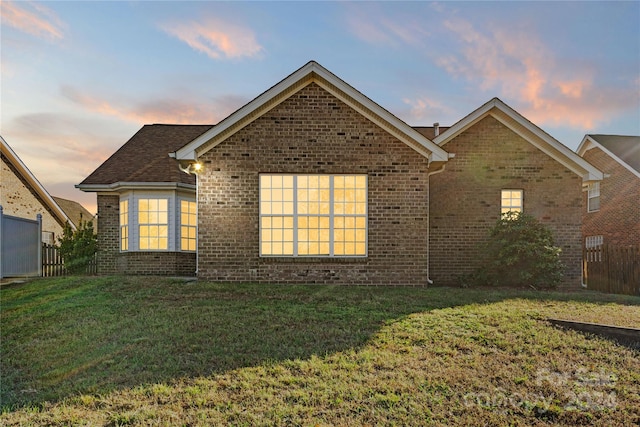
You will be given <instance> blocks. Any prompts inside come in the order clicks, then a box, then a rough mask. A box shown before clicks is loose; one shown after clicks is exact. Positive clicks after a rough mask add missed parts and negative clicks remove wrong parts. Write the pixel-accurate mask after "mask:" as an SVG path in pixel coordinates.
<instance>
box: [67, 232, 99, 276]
mask: <svg viewBox="0 0 640 427" xmlns="http://www.w3.org/2000/svg"><path fill="white" fill-rule="evenodd" d="M97 246H98V242H97V237H96V234H95V232H94V231H93V223H92V222H91V221H89V222H83V221H82V220H80V225H79V226H78V228H77V229H76V230H75V231H74V230H73V228H71V225H70V224H69V223H68V222H67V223H66V224H65V225H64V229H63V232H62V237H59V238H58V247H59V248H60V254H61V255H62V259H63V260H64V268H65V269H66V270H67V273H69V274H83V273H86V272H87V268H88V267H89V265H90V264H91V262H92V261H93V259H94V257H95V253H96V250H97Z"/></svg>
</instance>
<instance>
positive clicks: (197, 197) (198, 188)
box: [194, 160, 200, 279]
mask: <svg viewBox="0 0 640 427" xmlns="http://www.w3.org/2000/svg"><path fill="white" fill-rule="evenodd" d="M196 161H197V160H196ZM194 175H195V176H196V279H197V278H198V259H199V258H200V248H199V246H200V238H199V237H198V236H199V235H200V202H199V200H200V197H199V196H200V191H199V190H200V177H199V176H198V175H199V174H197V173H196V174H194Z"/></svg>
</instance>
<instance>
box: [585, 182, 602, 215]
mask: <svg viewBox="0 0 640 427" xmlns="http://www.w3.org/2000/svg"><path fill="white" fill-rule="evenodd" d="M598 210H600V183H599V182H592V183H591V184H589V189H588V190H587V212H596V211H598Z"/></svg>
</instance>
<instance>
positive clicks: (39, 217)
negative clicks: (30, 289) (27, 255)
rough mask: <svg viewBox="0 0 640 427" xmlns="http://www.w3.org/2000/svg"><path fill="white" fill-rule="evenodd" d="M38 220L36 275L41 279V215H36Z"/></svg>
mask: <svg viewBox="0 0 640 427" xmlns="http://www.w3.org/2000/svg"><path fill="white" fill-rule="evenodd" d="M36 219H37V220H38V248H39V249H40V250H39V251H38V275H39V276H40V277H42V214H38V215H36Z"/></svg>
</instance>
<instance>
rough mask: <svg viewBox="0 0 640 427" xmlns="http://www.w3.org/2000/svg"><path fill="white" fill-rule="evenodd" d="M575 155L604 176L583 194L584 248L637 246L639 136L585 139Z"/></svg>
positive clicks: (639, 234)
mask: <svg viewBox="0 0 640 427" xmlns="http://www.w3.org/2000/svg"><path fill="white" fill-rule="evenodd" d="M577 152H578V154H579V155H580V156H581V157H582V158H584V159H585V160H587V161H588V162H589V163H591V164H592V165H594V166H595V167H597V168H598V169H599V170H601V171H602V172H603V173H604V174H605V175H604V179H603V180H602V182H594V183H591V184H590V185H589V189H588V191H587V192H585V194H584V203H583V205H584V208H583V210H582V235H583V238H584V244H585V246H587V247H594V246H598V245H601V244H603V243H604V244H607V245H612V246H628V245H640V136H620V135H585V137H584V138H583V139H582V142H581V143H580V146H579V147H578V150H577Z"/></svg>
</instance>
